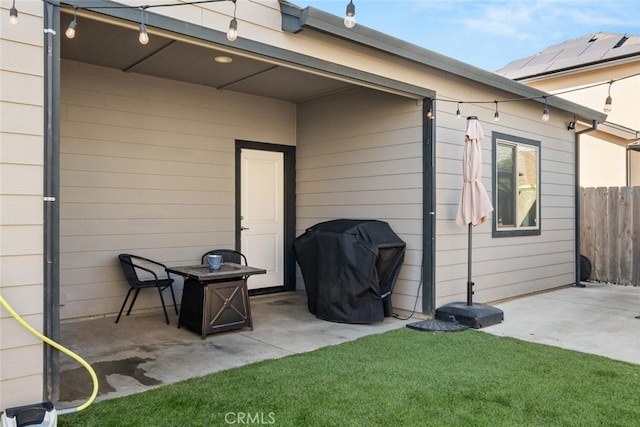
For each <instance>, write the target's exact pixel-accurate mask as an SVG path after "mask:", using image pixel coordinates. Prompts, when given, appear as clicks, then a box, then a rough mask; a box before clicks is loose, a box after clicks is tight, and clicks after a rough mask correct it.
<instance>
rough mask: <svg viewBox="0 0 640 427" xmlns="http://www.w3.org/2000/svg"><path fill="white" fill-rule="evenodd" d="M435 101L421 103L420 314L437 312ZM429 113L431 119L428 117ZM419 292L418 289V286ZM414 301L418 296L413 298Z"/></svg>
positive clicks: (426, 99) (428, 99) (427, 99)
mask: <svg viewBox="0 0 640 427" xmlns="http://www.w3.org/2000/svg"><path fill="white" fill-rule="evenodd" d="M435 110H436V101H435V100H434V99H431V98H425V99H424V100H423V104H422V200H423V202H422V203H423V205H422V230H423V231H422V271H421V273H420V276H421V279H422V283H421V284H422V313H423V314H428V315H433V314H435V312H436V269H435V265H436V264H435V262H436V237H435V236H436V190H435V189H436V163H435V158H436V144H435V140H436V138H435V132H436V131H435V129H436V125H435V120H436V119H435ZM429 112H431V116H429ZM417 292H418V293H419V292H420V288H419V287H418V291H417ZM416 298H417V296H416Z"/></svg>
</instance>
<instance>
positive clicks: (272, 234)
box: [240, 148, 284, 289]
mask: <svg viewBox="0 0 640 427" xmlns="http://www.w3.org/2000/svg"><path fill="white" fill-rule="evenodd" d="M240 159H241V171H240V175H241V183H240V189H241V190H240V191H241V196H240V197H241V202H240V203H241V213H240V214H241V216H242V219H241V232H240V233H241V238H240V245H241V250H242V252H243V253H244V254H245V255H246V257H247V260H248V262H249V265H250V266H252V267H259V268H264V269H265V270H267V274H258V275H255V276H251V277H249V282H248V286H249V289H261V288H270V287H276V286H284V212H283V209H284V201H283V197H284V154H283V153H281V152H274V151H262V150H250V149H246V148H243V149H242V152H241V157H240Z"/></svg>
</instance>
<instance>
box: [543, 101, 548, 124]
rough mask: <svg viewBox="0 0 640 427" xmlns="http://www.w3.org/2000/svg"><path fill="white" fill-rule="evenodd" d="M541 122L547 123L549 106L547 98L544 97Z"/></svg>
mask: <svg viewBox="0 0 640 427" xmlns="http://www.w3.org/2000/svg"><path fill="white" fill-rule="evenodd" d="M542 121H543V122H548V121H549V105H548V104H547V97H546V96H545V97H544V109H543V110H542Z"/></svg>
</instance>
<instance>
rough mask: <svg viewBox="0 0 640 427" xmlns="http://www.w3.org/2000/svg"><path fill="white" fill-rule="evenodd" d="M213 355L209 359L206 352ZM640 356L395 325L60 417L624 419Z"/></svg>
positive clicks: (352, 421) (315, 422) (323, 422)
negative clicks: (628, 358)
mask: <svg viewBox="0 0 640 427" xmlns="http://www.w3.org/2000/svg"><path fill="white" fill-rule="evenodd" d="M212 363H215V360H212ZM639 423H640V366H636V365H631V364H628V363H624V362H617V361H613V360H610V359H606V358H603V357H598V356H592V355H587V354H583V353H577V352H572V351H568V350H562V349H559V348H555V347H549V346H543V345H539V344H532V343H526V342H523V341H519V340H516V339H511V338H502V337H496V336H493V335H490V334H486V333H483V332H480V331H476V330H468V331H464V332H455V333H430V332H422V331H415V330H411V329H408V328H403V329H400V330H396V331H391V332H387V333H385V334H381V335H374V336H368V337H364V338H361V339H359V340H357V341H353V342H349V343H345V344H340V345H337V346H332V347H326V348H322V349H319V350H316V351H313V352H309V353H304V354H298V355H294V356H289V357H286V358H282V359H277V360H269V361H264V362H259V363H256V364H253V365H249V366H245V367H241V368H236V369H231V370H228V371H224V372H219V373H216V374H212V375H208V376H205V377H201V378H195V379H191V380H188V381H184V382H181V383H177V384H172V385H167V386H163V387H160V388H158V389H154V390H151V391H148V392H145V393H140V394H136V395H133V396H127V397H122V398H118V399H112V400H108V401H104V402H101V403H98V404H95V405H92V406H90V407H89V408H87V409H85V410H84V411H82V412H80V413H77V414H72V415H64V416H61V417H60V418H59V420H58V425H60V426H74V427H75V426H85V425H87V426H125V425H126V426H163V427H164V426H217V425H221V426H224V425H236V426H238V425H275V426H296V427H297V426H300V427H303V426H323V427H324V426H341V427H342V426H385V427H386V426H447V425H449V426H509V427H512V426H632V425H638V424H639Z"/></svg>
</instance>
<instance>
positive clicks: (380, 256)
mask: <svg viewBox="0 0 640 427" xmlns="http://www.w3.org/2000/svg"><path fill="white" fill-rule="evenodd" d="M405 247H406V244H405V242H404V241H402V240H401V239H400V238H399V237H398V235H397V234H396V233H394V232H393V230H391V227H389V224H387V223H386V222H383V221H376V220H352V219H338V220H333V221H327V222H322V223H319V224H316V225H314V226H313V227H311V228H309V229H307V230H306V231H305V233H304V234H302V235H301V236H299V237H298V238H296V240H295V242H294V249H295V253H296V259H297V261H298V264H299V265H300V270H301V271H302V277H303V279H304V284H305V287H306V290H307V298H308V306H309V311H310V312H311V313H312V314H315V315H316V317H318V318H320V319H323V320H329V321H332V322H343V323H372V322H381V321H383V320H384V317H385V316H386V317H389V316H391V315H392V309H391V291H392V290H393V287H394V285H395V282H396V278H397V277H398V273H399V272H400V267H401V266H402V263H403V261H404V252H405Z"/></svg>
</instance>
